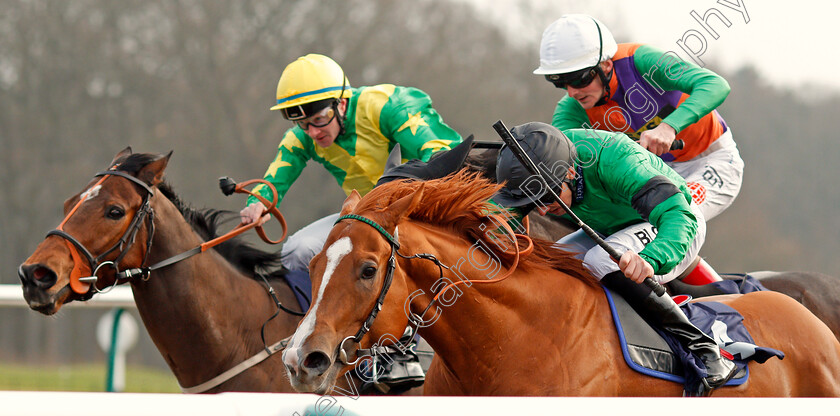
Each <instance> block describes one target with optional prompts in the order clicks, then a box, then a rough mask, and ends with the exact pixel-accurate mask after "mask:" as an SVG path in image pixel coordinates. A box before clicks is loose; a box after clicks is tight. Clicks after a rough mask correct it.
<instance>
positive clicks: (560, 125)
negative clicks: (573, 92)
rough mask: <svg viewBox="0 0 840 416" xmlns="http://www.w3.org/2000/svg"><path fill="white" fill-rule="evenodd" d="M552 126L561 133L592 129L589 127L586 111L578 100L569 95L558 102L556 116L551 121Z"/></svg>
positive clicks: (555, 110)
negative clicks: (570, 130)
mask: <svg viewBox="0 0 840 416" xmlns="http://www.w3.org/2000/svg"><path fill="white" fill-rule="evenodd" d="M551 125H552V126H554V127H556V128H557V130H560V131H563V130H568V129H582V128H592V127H591V126H590V125H589V117H588V116H587V115H586V110H584V109H583V107H581V105H580V103H579V102H577V100H575V99H574V98H572V97H569V96H568V95H567V96H565V97H563V98H562V99H560V101H558V102H557V107H556V108H555V109H554V116H553V117H552V119H551Z"/></svg>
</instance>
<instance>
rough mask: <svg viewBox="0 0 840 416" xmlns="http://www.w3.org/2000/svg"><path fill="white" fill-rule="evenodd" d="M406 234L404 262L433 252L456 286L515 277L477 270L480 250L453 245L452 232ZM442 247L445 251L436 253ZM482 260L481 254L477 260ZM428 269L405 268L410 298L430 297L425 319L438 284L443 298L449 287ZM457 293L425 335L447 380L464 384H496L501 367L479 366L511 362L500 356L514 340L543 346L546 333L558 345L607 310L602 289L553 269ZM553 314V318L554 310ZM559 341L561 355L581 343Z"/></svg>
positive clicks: (410, 264) (413, 229) (415, 263)
mask: <svg viewBox="0 0 840 416" xmlns="http://www.w3.org/2000/svg"><path fill="white" fill-rule="evenodd" d="M400 227H401V229H400V242H401V244H402V246H403V248H402V249H401V252H402V254H404V255H410V254H414V253H415V252H418V251H423V250H425V249H427V248H428V249H429V250H430V252H432V254H434V255H435V256H436V257H437V258H438V259H439V260H440V261H441V262H442V263H443V264H445V265H447V266H450V270H449V272H448V273H444V274H445V276H446V277H448V278H449V280H450V281H457V280H459V278H458V277H457V274H461V275H462V276H464V277H466V278H467V279H469V280H477V281H485V282H486V281H487V280H488V277H491V278H497V277H500V276H502V275H503V274H504V273H505V272H506V271H507V269H506V268H502V270H501V271H499V272H498V273H497V274H494V275H493V276H489V275H488V272H487V270H484V271H482V270H478V269H477V268H474V267H470V261H469V256H468V254H467V253H468V252H469V250H470V248H471V247H474V246H475V244H471V243H469V242H467V241H466V240H465V239H463V238H458V237H453V236H452V235H451V234H452V233H451V232H450V231H447V230H443V229H441V228H439V227H432V226H429V225H422V226H419V227H418V226H417V225H409V224H407V225H406V226H403V225H400ZM423 242H426V243H425V244H423ZM429 243H431V244H429ZM418 244H423V245H418ZM412 247H414V248H412ZM420 247H422V248H420ZM434 247H440V249H437V250H435V249H434ZM477 252H478V251H476V250H474V251H473V252H472V253H473V256H475V255H476V254H475V253H477ZM486 259H487V258H486V257H484V258H479V259H478V261H476V263H475V264H486V262H485V260H486ZM473 261H475V260H473ZM424 263H428V262H424V261H422V260H402V261H401V266H402V267H403V268H404V271H405V275H406V276H407V277H406V281H407V286H408V287H409V293H414V292H415V291H416V290H422V291H423V296H420V297H418V298H415V299H414V302H412V306H411V310H412V312H414V313H417V314H420V313H422V312H423V310H424V309H425V308H426V306H427V305H428V304H429V302H430V301H431V299H432V296H433V293H432V289H431V288H432V287H433V286H434V285H436V284H437V287H436V291H438V292H439V291H440V290H441V289H443V287H444V286H443V285H441V284H440V283H438V280H439V279H440V276H439V273H438V271H437V268H436V267H430V266H429V264H424ZM455 270H457V271H458V273H457V274H456V272H455ZM535 271H536V273H535ZM455 288H457V289H455ZM455 288H451V289H449V290H448V291H449V292H450V293H449V295H450V296H447V297H446V298H447V299H448V301H447V302H445V303H446V304H447V305H448V306H447V305H443V304H442V302H441V301H440V300H439V301H438V304H437V308H432V310H430V311H429V312H428V313H427V314H426V316H425V317H424V319H427V320H428V319H430V318H431V317H432V316H433V315H432V313H433V312H434V311H435V310H436V309H438V308H439V310H440V311H441V313H440V317H439V319H438V320H437V321H435V323H434V324H432V325H430V326H428V327H425V328H422V329H420V335H421V336H422V337H423V338H424V339H426V340H427V341H428V342H429V344H430V345H431V346H432V347H433V348H434V350H435V352H436V354H437V356H438V357H440V359H441V360H442V361H443V363H444V365H445V366H446V367H447V370H448V371H447V374H452V375H454V377H456V378H459V379H460V378H461V377H472V378H478V379H481V378H485V379H492V378H493V373H494V371H495V369H494V367H493V365H488V366H487V367H486V368H485V367H482V366H481V365H477V364H476V363H496V362H499V361H500V360H504V357H502V356H499V354H500V353H503V350H502V349H500V348H497V346H499V345H505V344H508V343H509V340H510V339H512V338H521V337H529V338H527V339H541V338H544V336H545V333H546V332H548V333H550V334H551V336H552V337H555V335H554V334H564V333H568V331H569V330H570V327H575V328H573V329H574V331H575V332H577V331H580V329H579V328H576V327H577V326H578V325H579V322H580V321H581V320H585V317H586V316H589V314H591V313H593V310H595V309H599V308H601V306H603V305H601V304H600V303H599V301H602V300H603V296H600V297H598V296H594V295H593V293H594V292H595V289H594V288H592V287H591V286H588V285H586V284H585V283H583V282H581V281H580V280H578V279H576V278H574V277H571V276H569V275H567V274H565V273H563V272H560V271H556V270H550V269H547V268H546V269H541V270H534V269H531V270H523V269H519V270H517V271H516V272H515V273H514V274H513V275H511V276H510V277H508V278H507V279H505V281H502V282H498V283H473V284H472V285H471V286H468V285H466V284H459V285H457V286H455ZM456 296H457V298H456ZM453 299H454V300H453ZM547 305H549V306H547ZM547 307H550V311H548V310H546V308H547ZM547 314H548V315H547ZM546 317H549V319H550V317H555V318H558V319H553V320H550V322H547V323H543V322H541V321H543V320H548V319H545V318H546ZM556 338H559V340H557V341H554V342H555V344H554V345H555V346H559V348H561V349H562V348H563V343H565V342H570V343H574V342H576V340H575V339H569V340H568V341H566V340H565V338H564V337H562V336H560V337H556ZM570 338H573V337H570ZM485 346H494V347H493V348H485ZM465 384H466V383H465Z"/></svg>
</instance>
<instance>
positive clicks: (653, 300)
mask: <svg viewBox="0 0 840 416" xmlns="http://www.w3.org/2000/svg"><path fill="white" fill-rule="evenodd" d="M601 283H603V284H604V286H606V287H607V288H609V289H611V290H613V291H615V292H617V293H619V294H621V295H622V296H623V297H624V299H626V300H627V302H628V303H629V304H630V306H632V307H633V309H635V310H636V312H638V313H639V315H641V316H642V317H643V318H644V319H645V320H647V321H648V322H651V323H653V324H654V325H656V326H658V327H660V328H662V329H664V330H666V331H668V332H669V333H670V334H671V335H673V336H674V337H675V338H677V340H679V342H680V343H681V344H683V345H685V346H686V348H688V350H689V351H691V352H692V353H694V355H696V356H697V357H699V358H700V360H701V361H703V364H704V365H705V366H706V372H707V375H706V377H705V378H703V385H704V387H705V388H706V392H707V393H708V392H711V390H713V389H715V388H717V387H720V386H722V385H724V384H726V382H727V381H729V379H731V378H732V377H733V376H734V375H735V373H736V372H737V370H738V369H737V367H736V366H735V363H733V362H732V361H729V360H727V359H726V358H724V357H721V355H720V348H719V347H718V345H717V343H716V342H715V340H714V339H712V337H710V336H708V335H706V334H705V333H703V331H701V330H700V329H699V328H697V327H696V326H694V324H692V323H691V321H689V320H688V317H687V316H685V314H684V313H683V312H682V310H681V309H680V308H679V306H677V304H676V303H674V301H673V300H672V299H671V297H670V296H668V295H667V294H665V295H663V296H658V295H657V294H656V293H653V292H652V291H651V290H650V288H648V287H647V286H645V285H640V284H637V283H635V282H633V281H632V280H630V279H628V278H627V277H625V276H624V274H623V273H621V272H613V273H610V274H608V275H606V276H604V278H603V279H602V280H601Z"/></svg>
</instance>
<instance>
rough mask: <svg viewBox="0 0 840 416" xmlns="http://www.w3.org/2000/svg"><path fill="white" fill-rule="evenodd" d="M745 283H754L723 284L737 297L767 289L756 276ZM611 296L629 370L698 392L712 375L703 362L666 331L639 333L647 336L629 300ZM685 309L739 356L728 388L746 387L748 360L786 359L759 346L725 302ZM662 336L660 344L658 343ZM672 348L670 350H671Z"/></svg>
mask: <svg viewBox="0 0 840 416" xmlns="http://www.w3.org/2000/svg"><path fill="white" fill-rule="evenodd" d="M744 280H745V281H746V280H751V281H747V282H746V283H745V282H743V281H726V282H718V283H723V284H724V288H726V289H725V290H726V291H728V292H731V293H749V292H753V291H757V290H766V289H763V286H761V284H760V283H758V281H757V280H755V279H753V278H752V277H750V276H745V277H744ZM741 290H746V292H742V291H741ZM605 293H606V296H607V299H608V301H609V304H610V309H611V310H612V313H613V321H614V323H615V325H616V328H617V330H618V335H619V339H620V341H621V350H622V354H623V356H624V360H625V362H626V363H627V364H628V366H630V368H632V369H634V370H636V371H638V372H640V373H643V374H647V375H650V376H653V377H657V378H661V379H665V380H670V381H673V382H677V383H681V384H683V385H684V386H685V388H686V392H694V391H697V390H698V386H699V383H700V381H701V380H702V378H703V377H705V376H706V369H705V366H703V364H702V362H701V361H700V360H699V358H697V357H695V356H694V355H693V354H692V353H691V352H689V351H688V350H687V349H686V348H685V347H684V346H683V345H682V344H681V343H680V342H679V341H678V340H676V339H675V338H673V337H672V336H671V335H670V334H669V333H668V332H666V331H664V330H661V329H659V328H655V327H653V326H648V328H647V329H646V331H647V334H639V332H644V331H638V328H639V322H644V321H643V320H642V319H641V317H639V315H638V314H636V313H635V312H634V311H633V310H632V308H630V307H629V305H628V304H627V303H626V302H625V301H624V300H623V299H620V298H619V299H615V298H614V297H617V295H615V294H614V293H613V292H611V291H609V290H607V289H605ZM681 308H682V310H683V312H684V313H685V314H686V316H687V317H688V318H689V320H691V322H692V323H694V325H695V326H697V327H698V328H699V329H700V330H702V331H703V332H705V333H707V334H710V335H712V337H713V338H714V339H715V340H716V341H717V342H718V345H720V346H721V347H722V348H723V349H724V350H725V351H726V352H728V353H730V354H731V355H732V356H733V358H734V359H733V361H734V362H735V364H736V365H737V366H738V368H739V372H738V374H737V375H736V376H735V377H734V378H733V379H731V380H730V381H729V382H728V383H727V385H728V386H734V385H740V384H743V383H744V382H746V381H747V378H748V377H749V370H748V368H747V362H748V361H756V362H758V363H763V362H765V361H767V360H768V359H770V358H772V357H778V358H780V359H782V358H784V353H783V352H781V351H779V350H776V349H773V348H765V347H759V346H756V345H755V344H754V341H753V339H752V337H751V336H750V334H749V332H748V331H747V329H746V327H744V325H743V319H744V318H743V316H741V314H740V313H738V311H736V310H734V309H732V308H731V307H729V306H727V305H724V304H722V303H719V302H694V303H686V304H685V305H682V306H681ZM642 325H643V326H644V324H642ZM626 326H629V327H632V328H633V330H632V333H631V332H630V331H628V332H627V333H625V327H626ZM650 328H652V331H651V330H650ZM656 335H658V339H655V338H656ZM628 338H630V341H628ZM663 342H664V344H663ZM663 345H667V347H669V348H666V347H664V346H663ZM667 349H670V351H666V350H667Z"/></svg>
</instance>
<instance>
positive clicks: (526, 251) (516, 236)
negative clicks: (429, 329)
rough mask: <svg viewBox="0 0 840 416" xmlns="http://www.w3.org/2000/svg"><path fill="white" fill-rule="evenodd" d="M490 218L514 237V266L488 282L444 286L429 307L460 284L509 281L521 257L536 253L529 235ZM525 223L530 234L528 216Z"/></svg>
mask: <svg viewBox="0 0 840 416" xmlns="http://www.w3.org/2000/svg"><path fill="white" fill-rule="evenodd" d="M490 217H493V218H495V222H497V223H499V224H501V226H502V228H503V229H504V230H505V231H506V232H507V233H508V234H509V235H512V236H513V247H514V258H513V264H512V265H511V266H510V267H509V268H508V270H507V272H506V273H505V274H503V275H502V276H501V277H498V278H495V279H490V280H488V279H482V280H470V279H467V280H461V279H458V280H457V281H456V282H452V283H450V284H448V285H446V286H444V288H443V289H442V290H441V291H440V292H438V293H437V294H436V295H435V297H434V298H432V302H431V303H430V304H429V306H431V305H433V304H434V303H435V302H437V300H438V298H439V297H440V296H441V295H442V294H444V293H445V292H446V291H447V290H448V289H449V288H450V287H454V286H457V285H460V284H465V283H499V282H501V281H503V280H505V279H507V278H508V277H510V276H511V275H512V274H513V272H515V271H516V267H517V266H518V265H519V258H520V256H521V257H527V256H529V255H530V254H531V253H532V252H533V251H534V242H533V241H532V240H531V237H529V236H528V235H524V234H516V233H515V232H514V231H513V229H511V228H510V225H509V224H508V223H507V221H505V219H504V217H502V216H499V215H490ZM523 222H524V225H525V232H526V233H527V232H529V228H530V227H529V222H528V217H527V216H526V217H525V218H524V221H523ZM520 240H524V241H525V242H526V244H527V245H526V247H525V249H523V250H521V251H520V250H519V244H518V242H519V241H520ZM428 309H429V308H427V310H428ZM424 315H425V311H424V313H423V315H421V316H424Z"/></svg>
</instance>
